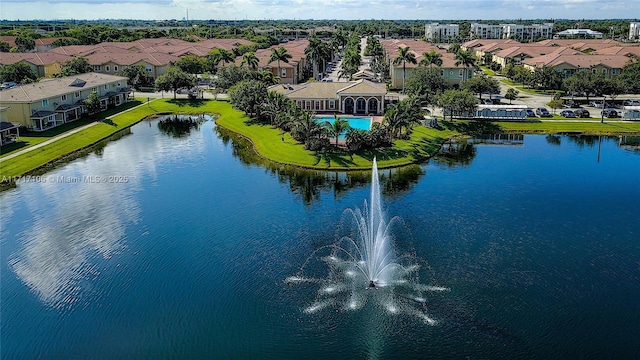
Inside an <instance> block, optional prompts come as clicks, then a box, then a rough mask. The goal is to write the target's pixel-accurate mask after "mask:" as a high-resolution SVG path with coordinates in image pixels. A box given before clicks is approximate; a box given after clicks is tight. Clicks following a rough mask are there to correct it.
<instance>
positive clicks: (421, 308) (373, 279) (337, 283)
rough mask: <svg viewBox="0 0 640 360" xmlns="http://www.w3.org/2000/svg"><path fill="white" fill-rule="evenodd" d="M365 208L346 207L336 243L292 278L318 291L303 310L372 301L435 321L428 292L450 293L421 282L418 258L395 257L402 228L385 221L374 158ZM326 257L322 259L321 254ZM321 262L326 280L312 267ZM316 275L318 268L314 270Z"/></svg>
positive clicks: (394, 311) (346, 307) (396, 220)
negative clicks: (316, 286) (395, 240)
mask: <svg viewBox="0 0 640 360" xmlns="http://www.w3.org/2000/svg"><path fill="white" fill-rule="evenodd" d="M369 201H370V202H369V204H367V201H366V200H365V202H364V207H363V209H362V210H361V209H359V208H356V209H346V210H345V212H344V216H343V220H344V221H343V225H346V226H344V227H343V228H341V230H342V231H346V234H340V235H339V236H338V240H337V241H336V242H335V243H333V244H331V245H327V246H323V247H321V248H319V249H317V250H316V251H314V252H313V254H312V255H311V256H310V257H309V258H308V259H307V261H306V262H305V264H304V265H303V266H302V268H301V269H300V271H299V272H298V274H296V275H294V276H290V277H288V278H287V279H286V280H285V282H287V283H289V284H299V283H315V284H319V285H320V288H319V290H318V292H317V296H316V299H315V301H314V302H313V303H312V304H311V305H309V306H307V307H306V308H305V309H304V312H305V313H308V314H312V313H316V312H318V311H320V310H322V309H324V308H327V307H334V308H337V309H338V310H343V311H350V310H358V309H360V308H362V307H363V306H364V305H365V304H366V303H367V301H368V300H372V301H374V302H375V303H376V304H377V305H379V306H380V307H381V308H382V309H384V310H385V311H386V313H389V314H407V315H411V316H415V317H417V318H419V319H420V320H422V321H424V322H425V323H426V324H429V325H435V324H436V323H437V321H436V320H434V319H433V318H431V317H430V316H429V315H428V313H427V311H426V298H425V293H428V292H441V291H448V290H449V289H448V288H445V287H441V286H432V285H424V284H421V283H420V282H419V279H418V277H419V270H420V265H418V264H417V263H416V262H415V260H416V259H415V258H413V257H411V256H408V255H404V256H400V257H396V255H395V253H394V249H393V243H392V242H393V238H394V229H395V228H396V227H398V226H399V225H402V221H401V219H400V218H399V217H393V218H391V219H390V220H387V219H386V217H385V214H384V212H383V210H382V201H381V192H380V185H379V180H378V168H377V163H376V160H375V159H374V160H373V169H372V175H371V197H370V199H369ZM324 253H328V254H326V255H324V256H322V254H324ZM315 259H320V260H321V261H322V262H323V263H324V264H326V267H327V268H328V270H329V271H328V275H326V276H310V275H309V274H308V273H310V272H312V270H310V269H309V268H312V266H311V265H310V264H311V263H312V262H313V261H314V260H315ZM315 269H316V271H317V267H316V268H315Z"/></svg>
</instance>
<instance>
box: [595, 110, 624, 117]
mask: <svg viewBox="0 0 640 360" xmlns="http://www.w3.org/2000/svg"><path fill="white" fill-rule="evenodd" d="M600 113H601V114H602V115H603V116H604V117H607V118H617V117H620V115H618V112H617V111H616V109H604V110H602V111H601V112H600Z"/></svg>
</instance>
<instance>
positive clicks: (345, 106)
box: [269, 80, 388, 115]
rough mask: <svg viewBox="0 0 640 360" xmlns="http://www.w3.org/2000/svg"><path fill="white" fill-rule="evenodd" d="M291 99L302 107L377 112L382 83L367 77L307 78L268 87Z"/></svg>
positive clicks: (381, 105) (383, 92)
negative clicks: (340, 79)
mask: <svg viewBox="0 0 640 360" xmlns="http://www.w3.org/2000/svg"><path fill="white" fill-rule="evenodd" d="M269 90H270V91H275V92H279V93H281V94H283V95H285V96H286V97H287V98H289V99H291V100H292V101H295V102H296V104H297V105H298V106H299V107H301V108H302V109H305V110H309V111H314V112H329V113H341V114H354V115H380V114H383V113H384V111H385V102H386V101H387V100H388V99H386V94H387V89H386V86H385V84H382V83H377V82H372V81H369V80H358V81H349V82H334V83H331V82H328V83H325V82H309V83H303V84H281V85H273V86H271V87H269Z"/></svg>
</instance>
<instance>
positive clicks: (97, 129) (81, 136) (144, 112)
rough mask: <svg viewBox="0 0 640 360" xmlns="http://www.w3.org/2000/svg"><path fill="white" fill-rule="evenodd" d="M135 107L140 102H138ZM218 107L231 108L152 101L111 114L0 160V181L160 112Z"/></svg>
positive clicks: (206, 103)
mask: <svg viewBox="0 0 640 360" xmlns="http://www.w3.org/2000/svg"><path fill="white" fill-rule="evenodd" d="M137 104H140V103H139V102H138V103H137ZM137 104H136V105H137ZM220 107H222V108H224V109H226V108H230V105H228V104H227V103H222V102H215V101H186V100H171V99H162V100H160V99H159V100H155V101H151V103H150V104H148V105H147V104H143V106H140V107H138V108H135V109H130V110H128V111H126V112H122V113H120V114H118V115H114V116H113V117H111V118H110V119H109V120H107V121H104V122H100V123H97V124H96V125H94V126H92V127H90V128H87V129H84V130H82V131H80V132H78V133H76V134H72V135H70V136H67V137H65V138H62V139H59V140H57V141H55V142H53V143H51V144H48V145H46V146H43V147H41V148H38V149H34V150H32V151H29V152H27V153H25V154H22V155H20V156H17V157H14V158H12V159H8V160H2V162H0V178H3V177H4V178H7V177H15V176H20V175H23V174H27V173H30V172H32V171H34V170H36V169H38V168H40V167H42V166H44V165H46V164H48V163H50V162H52V161H55V160H56V159H59V158H61V157H64V156H65V155H68V154H71V153H73V152H75V151H78V150H80V149H83V148H86V147H88V146H91V145H93V144H96V143H98V142H99V141H101V140H103V139H106V138H108V137H109V136H111V135H113V134H114V133H117V132H118V131H121V130H123V129H126V128H127V127H129V126H131V125H133V124H135V123H137V122H139V121H140V120H142V119H144V118H146V117H148V116H150V115H154V114H162V113H183V114H201V113H218V108H220ZM120 110H121V109H120ZM52 130H53V129H52ZM47 139H48V138H44V140H47ZM44 140H41V141H44ZM31 145H33V144H31ZM0 160H1V159H0Z"/></svg>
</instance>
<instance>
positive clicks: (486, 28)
mask: <svg viewBox="0 0 640 360" xmlns="http://www.w3.org/2000/svg"><path fill="white" fill-rule="evenodd" d="M470 33H471V37H472V38H480V39H502V25H489V24H479V23H472V24H471V31H470Z"/></svg>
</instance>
